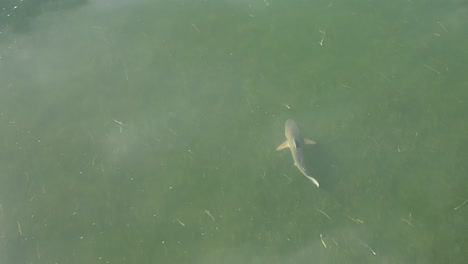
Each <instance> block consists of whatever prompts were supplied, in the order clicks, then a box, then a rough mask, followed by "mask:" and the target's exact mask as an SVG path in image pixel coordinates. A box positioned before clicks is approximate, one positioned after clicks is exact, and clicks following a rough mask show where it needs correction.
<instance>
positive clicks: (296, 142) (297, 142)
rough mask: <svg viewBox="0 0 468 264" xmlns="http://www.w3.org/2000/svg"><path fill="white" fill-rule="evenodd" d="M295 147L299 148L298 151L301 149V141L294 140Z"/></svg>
mask: <svg viewBox="0 0 468 264" xmlns="http://www.w3.org/2000/svg"><path fill="white" fill-rule="evenodd" d="M294 147H295V148H297V149H298V148H300V147H301V142H300V141H299V140H297V139H294Z"/></svg>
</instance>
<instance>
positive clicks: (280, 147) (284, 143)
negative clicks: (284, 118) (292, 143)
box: [276, 140, 289, 151]
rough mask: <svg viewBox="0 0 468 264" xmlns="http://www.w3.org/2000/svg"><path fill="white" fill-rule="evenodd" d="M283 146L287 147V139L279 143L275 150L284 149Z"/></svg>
mask: <svg viewBox="0 0 468 264" xmlns="http://www.w3.org/2000/svg"><path fill="white" fill-rule="evenodd" d="M285 148H289V144H288V141H287V140H286V141H285V142H283V144H281V145H279V146H278V147H277V148H276V151H278V150H282V149H285Z"/></svg>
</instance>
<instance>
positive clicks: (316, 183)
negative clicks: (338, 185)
mask: <svg viewBox="0 0 468 264" xmlns="http://www.w3.org/2000/svg"><path fill="white" fill-rule="evenodd" d="M304 175H305V176H306V177H307V179H309V180H311V181H312V182H313V183H314V184H315V185H317V187H319V183H318V181H317V180H316V179H314V177H311V176H309V175H306V174H305V173H304Z"/></svg>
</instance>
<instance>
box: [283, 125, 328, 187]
mask: <svg viewBox="0 0 468 264" xmlns="http://www.w3.org/2000/svg"><path fill="white" fill-rule="evenodd" d="M284 134H285V135H286V141H285V142H283V144H281V145H279V147H277V148H276V150H282V149H285V148H289V149H290V150H291V154H292V157H293V159H294V165H295V166H296V167H297V168H298V169H299V170H300V171H301V172H302V174H304V176H306V177H307V179H309V180H311V181H312V182H313V183H314V184H315V185H317V187H319V183H318V181H317V180H316V179H314V178H313V177H312V176H310V174H309V173H308V172H307V169H306V166H305V164H304V154H303V152H302V148H303V147H304V146H305V145H306V144H315V142H314V141H312V140H310V139H307V138H303V137H302V135H301V131H300V130H299V127H297V125H296V122H294V121H293V120H292V119H288V120H286V125H285V126H284Z"/></svg>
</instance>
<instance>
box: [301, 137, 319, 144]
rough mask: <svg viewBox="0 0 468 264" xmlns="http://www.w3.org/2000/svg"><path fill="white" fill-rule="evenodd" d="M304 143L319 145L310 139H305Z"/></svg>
mask: <svg viewBox="0 0 468 264" xmlns="http://www.w3.org/2000/svg"><path fill="white" fill-rule="evenodd" d="M304 143H306V144H309V145H315V144H317V143H315V141H313V140H310V139H308V138H304Z"/></svg>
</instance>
